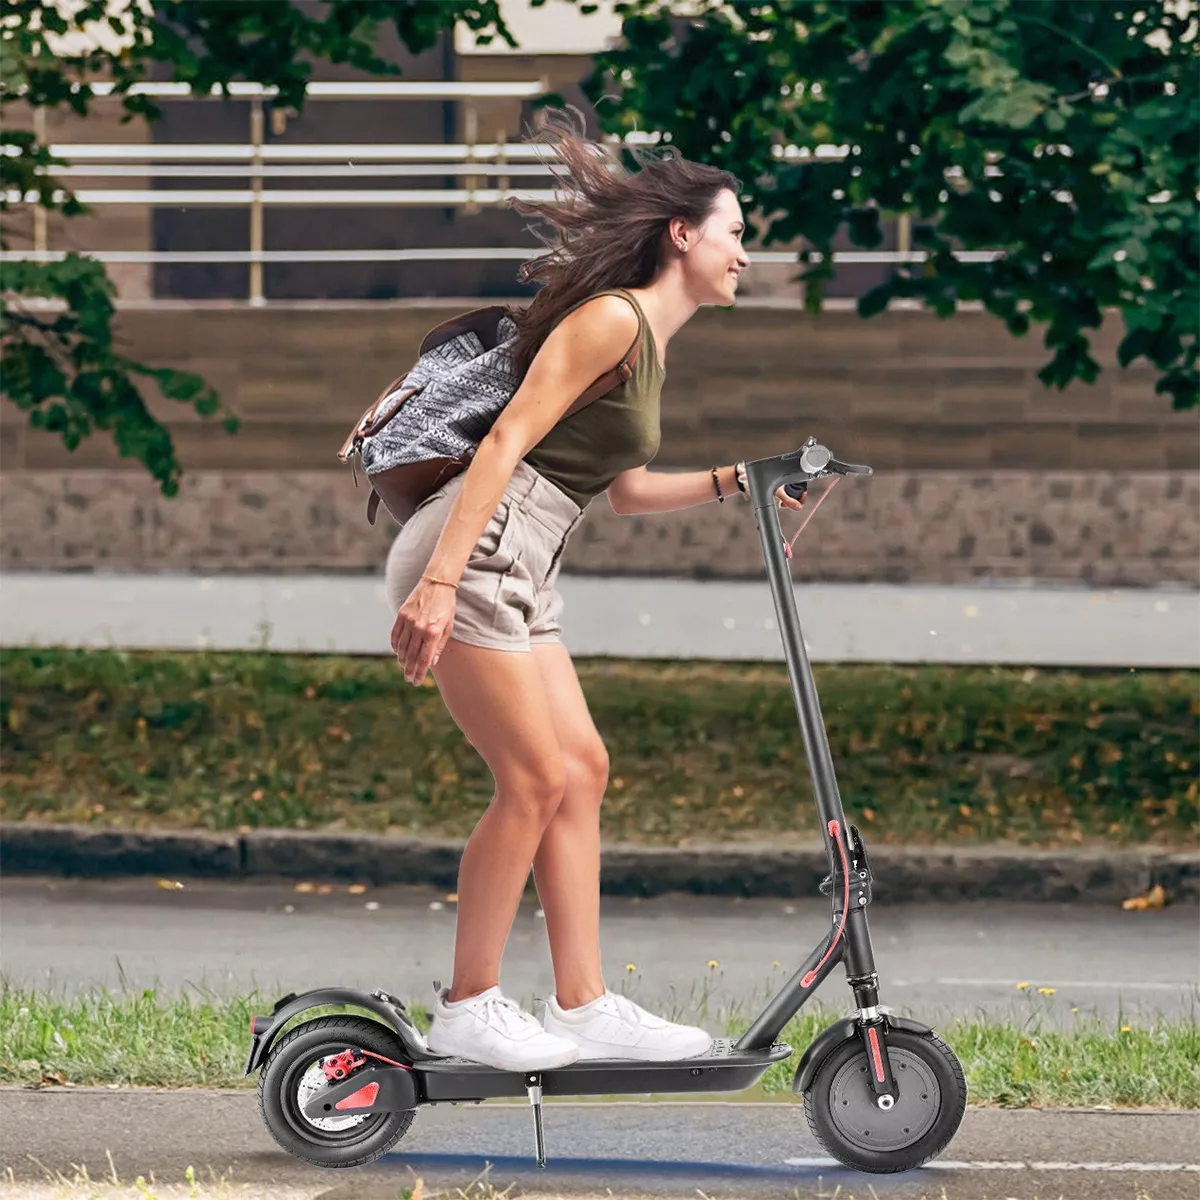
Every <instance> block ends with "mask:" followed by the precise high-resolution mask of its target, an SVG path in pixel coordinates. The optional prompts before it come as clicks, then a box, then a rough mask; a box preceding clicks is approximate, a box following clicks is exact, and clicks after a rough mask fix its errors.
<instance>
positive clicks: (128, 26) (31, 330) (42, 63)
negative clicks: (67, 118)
mask: <svg viewBox="0 0 1200 1200" xmlns="http://www.w3.org/2000/svg"><path fill="white" fill-rule="evenodd" d="M312 11H313V10H312V8H311V6H309V7H308V9H307V10H306V9H304V8H301V7H299V6H297V5H295V4H293V3H292V2H291V0H236V3H230V2H229V0H129V3H126V4H124V5H118V4H113V3H111V2H110V0H75V2H74V3H70V4H67V3H55V2H54V0H7V4H6V5H5V9H4V15H3V17H2V18H0V126H2V129H0V217H3V216H6V215H7V211H8V209H9V207H10V200H9V196H10V193H16V194H18V195H21V196H29V195H30V194H31V193H32V195H33V197H35V202H36V204H38V205H40V206H41V207H42V208H43V209H46V210H51V209H53V210H57V211H59V212H61V213H62V214H63V215H65V216H73V215H77V214H79V213H81V212H83V211H84V208H83V206H82V205H80V204H79V203H78V201H76V200H75V199H74V198H73V197H72V196H71V194H70V192H69V191H66V189H64V188H63V187H62V184H61V183H60V182H59V181H58V180H56V179H55V178H54V175H53V169H54V167H55V166H56V165H62V164H61V160H55V159H53V158H52V157H51V156H50V153H49V151H48V149H47V147H45V146H43V145H40V144H39V143H38V140H37V138H36V137H35V136H34V135H33V134H32V133H28V132H21V131H19V130H13V129H10V128H9V124H10V123H9V122H7V121H4V120H3V114H4V109H5V108H6V107H7V106H8V105H10V104H13V103H17V102H20V103H24V104H26V105H29V106H30V107H32V108H35V109H36V108H43V109H56V108H67V109H70V110H71V111H72V112H74V113H77V114H79V115H81V116H86V115H87V112H88V110H89V108H90V106H91V103H92V100H93V99H94V92H93V88H92V86H91V85H92V83H93V82H95V81H98V80H111V81H112V83H113V84H114V91H115V93H116V94H117V95H118V96H119V97H120V98H121V103H122V105H123V107H124V110H125V119H129V120H132V119H135V118H137V119H144V120H154V119H155V118H156V117H157V116H158V115H159V111H158V109H157V108H156V106H155V105H154V104H153V102H152V101H151V99H150V98H149V97H147V96H144V95H138V94H133V93H131V91H130V89H131V88H132V87H133V85H134V84H137V83H140V82H142V81H143V80H146V79H147V78H148V77H149V76H150V73H151V71H152V69H154V68H156V67H166V68H167V69H168V70H169V72H170V77H171V78H172V79H173V80H175V81H176V82H182V83H188V84H190V85H191V86H192V88H193V89H195V90H198V91H201V92H207V91H209V90H210V89H211V88H213V87H214V86H216V87H220V88H222V89H226V88H227V86H228V84H229V83H231V82H233V81H235V80H249V81H252V82H256V83H261V84H263V85H265V86H269V87H276V88H278V89H279V96H278V101H277V102H278V103H279V104H280V105H282V106H284V107H285V108H294V109H300V108H301V107H302V106H303V104H304V95H305V85H306V83H307V80H308V77H309V74H310V72H311V69H312V63H313V62H314V61H316V60H327V61H329V62H334V63H348V64H349V65H351V66H353V67H357V68H358V69H360V70H363V71H369V72H371V73H373V74H378V75H396V74H399V68H398V67H397V66H396V65H395V64H393V63H391V62H388V61H387V60H385V59H383V58H380V57H379V55H378V54H377V53H376V51H375V48H374V47H375V45H376V33H377V30H378V27H379V25H380V23H381V22H385V21H386V22H390V23H391V24H392V25H393V26H394V27H395V30H396V32H397V33H398V35H399V36H400V39H401V41H402V42H403V43H404V44H405V45H406V46H407V47H408V49H409V50H410V51H411V52H413V53H419V52H420V51H422V50H427V49H430V48H431V47H432V46H434V45H436V43H437V39H438V37H439V35H440V34H441V33H442V32H443V31H446V30H452V29H453V28H454V26H455V24H456V22H458V21H462V22H463V23H464V24H466V26H467V27H468V28H469V29H471V30H474V31H475V32H476V35H477V37H479V39H480V40H481V41H487V40H490V38H491V37H492V36H494V35H493V32H492V31H493V30H494V31H495V34H496V35H498V36H501V37H503V38H504V39H505V40H506V41H507V42H508V43H509V44H510V45H512V46H515V45H516V43H515V42H514V41H513V39H512V36H511V34H510V33H509V31H508V29H507V27H506V26H505V25H504V23H503V21H502V20H501V18H500V13H499V9H498V5H497V0H438V2H437V3H427V2H424V0H335V2H334V3H331V4H327V5H325V6H323V7H322V10H321V12H320V15H315V16H314V15H312ZM98 32H99V33H102V34H105V35H107V36H106V37H103V38H98V37H97V33H98ZM68 35H73V36H72V40H71V42H70V43H67V44H66V45H68V46H69V45H72V44H73V45H80V44H82V45H84V46H86V48H85V49H81V50H71V49H65V50H64V43H63V42H62V41H61V40H60V39H62V38H64V37H65V36H68ZM106 46H107V48H106ZM6 224H7V223H6ZM0 244H3V243H0ZM3 288H4V291H3V292H2V293H0V372H2V382H3V390H4V395H5V397H6V398H7V399H8V400H10V401H11V402H13V403H15V404H16V405H17V406H18V407H20V408H21V409H23V410H24V411H26V412H28V413H29V419H30V424H31V425H32V426H33V427H34V428H37V429H44V430H48V431H50V432H52V433H57V434H60V435H61V437H62V439H63V441H64V443H65V444H66V445H67V447H68V448H69V449H74V448H75V447H76V446H77V445H78V444H79V443H80V442H81V441H82V440H83V439H84V438H85V437H88V436H89V435H91V434H92V433H93V432H95V431H96V430H106V431H111V432H112V436H113V439H114V442H115V444H116V446H117V449H118V451H119V452H120V454H121V455H122V456H123V457H132V458H135V459H138V460H140V461H141V462H142V463H144V464H145V465H146V467H147V468H148V469H149V471H150V473H151V474H152V475H153V477H154V478H155V479H156V480H158V482H159V484H160V487H161V489H162V491H163V493H164V494H166V495H173V494H174V493H175V492H176V491H177V490H178V485H179V476H180V466H179V462H178V460H177V458H176V455H175V449H174V445H173V443H172V440H171V436H170V434H169V432H168V431H167V430H166V428H164V427H163V425H162V424H161V423H160V422H159V421H158V420H156V419H155V417H154V416H153V414H151V412H150V411H149V410H148V409H147V407H146V404H145V401H144V400H143V397H142V394H141V392H140V391H139V388H138V380H139V379H142V380H152V381H154V382H155V383H157V385H158V386H159V388H160V389H161V390H162V392H163V394H164V395H165V396H167V397H168V398H170V399H172V400H178V401H180V402H182V403H186V404H190V405H192V407H193V408H194V409H195V410H196V411H197V412H198V413H200V414H201V415H203V416H212V417H216V416H222V417H223V418H224V423H225V427H226V428H227V429H229V430H230V431H231V432H232V431H233V430H234V429H236V427H237V422H236V418H235V417H234V416H233V415H232V414H230V413H228V412H226V411H225V410H223V409H222V406H221V403H220V400H219V398H218V396H217V394H216V393H215V391H214V390H213V389H212V388H211V387H210V386H209V385H208V384H206V383H205V381H204V380H203V379H201V378H200V377H199V376H197V375H194V374H192V373H190V372H185V371H177V370H173V369H171V368H156V367H150V366H147V365H146V364H144V363H140V362H135V361H133V360H132V359H130V358H127V357H125V356H124V355H122V354H120V353H118V351H117V350H116V349H115V348H114V343H113V330H112V318H113V313H114V307H113V297H114V288H113V286H112V283H111V281H110V280H109V278H108V275H107V273H106V272H105V270H104V267H103V265H102V264H101V263H99V262H97V261H96V260H95V259H93V258H90V257H88V256H87V255H81V254H70V255H68V256H67V257H66V258H65V259H64V260H62V261H59V262H50V263H39V262H21V261H17V262H8V263H5V265H4V278H3ZM31 297H37V298H41V299H48V300H52V301H57V302H58V303H57V304H56V305H54V306H52V307H51V308H50V309H49V310H47V309H46V308H44V307H30V306H28V305H27V304H24V303H22V298H31Z"/></svg>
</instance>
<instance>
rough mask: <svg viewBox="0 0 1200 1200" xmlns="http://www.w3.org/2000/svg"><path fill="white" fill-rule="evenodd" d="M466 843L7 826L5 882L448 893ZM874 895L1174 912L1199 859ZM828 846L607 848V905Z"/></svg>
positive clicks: (1198, 889)
mask: <svg viewBox="0 0 1200 1200" xmlns="http://www.w3.org/2000/svg"><path fill="white" fill-rule="evenodd" d="M463 845H464V843H463V842H462V841H458V840H450V839H438V838H416V837H392V836H385V835H382V834H369V833H368V834H328V833H310V832H306V831H302V830H278V829H276V830H262V831H255V832H252V833H245V834H236V833H209V832H206V831H204V830H190V829H186V830H178V831H156V830H138V829H96V828H93V827H91V826H87V825H34V824H29V823H27V822H16V821H8V822H0V872H3V873H4V874H8V875H74V876H84V877H89V878H103V877H112V876H120V875H168V876H184V877H187V876H190V877H192V878H205V879H231V880H244V879H262V878H283V879H312V880H318V879H325V880H346V881H350V882H359V883H369V884H375V885H382V884H405V883H407V884H422V883H423V884H432V885H434V886H437V887H442V888H453V887H454V886H455V885H456V884H457V881H458V863H459V858H460V856H461V855H462V849H463ZM871 863H872V867H873V869H874V872H875V876H876V879H875V884H874V889H873V891H874V899H875V900H876V901H878V902H879V903H882V904H895V903H900V902H911V901H917V900H1025V901H1051V902H1078V903H1086V904H1114V903H1116V904H1119V903H1120V902H1121V901H1122V900H1124V899H1126V898H1127V897H1129V896H1136V895H1141V894H1142V893H1144V892H1146V891H1148V890H1149V888H1151V887H1152V886H1153V885H1154V884H1161V885H1162V887H1163V888H1164V889H1165V890H1166V893H1167V896H1168V898H1169V900H1170V901H1172V902H1173V903H1180V902H1187V903H1197V902H1200V852H1196V851H1174V852H1172V851H1165V850H1156V849H1133V850H1115V849H1114V850H1090V849H1089V850H1037V849H1029V848H1025V847H1021V846H1006V845H985V846H978V847H975V846H971V847H956V848H939V847H936V846H882V845H881V846H875V847H873V848H872V849H871ZM827 869H828V868H827V865H826V859H825V849H824V846H823V844H822V843H820V842H812V843H809V844H805V845H800V846H792V847H788V848H786V849H784V848H779V847H776V846H773V845H771V844H770V843H762V844H751V843H737V844H733V845H721V844H717V845H703V846H700V845H698V846H695V847H687V848H678V847H673V846H652V847H647V846H633V845H622V844H619V843H618V844H614V845H611V846H607V847H605V848H604V849H603V850H602V852H601V859H600V888H601V891H602V892H604V893H606V894H608V895H626V896H628V895H636V896H656V895H661V894H663V893H665V892H690V893H693V894H698V895H726V896H754V897H787V898H793V897H803V896H815V895H816V894H817V885H818V884H819V883H820V881H821V879H822V878H823V877H824V876H825V874H826V872H827Z"/></svg>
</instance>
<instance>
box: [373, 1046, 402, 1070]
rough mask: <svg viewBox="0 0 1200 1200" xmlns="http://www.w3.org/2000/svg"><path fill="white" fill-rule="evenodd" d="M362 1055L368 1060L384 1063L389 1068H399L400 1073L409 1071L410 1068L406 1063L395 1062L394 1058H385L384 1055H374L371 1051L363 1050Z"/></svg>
mask: <svg viewBox="0 0 1200 1200" xmlns="http://www.w3.org/2000/svg"><path fill="white" fill-rule="evenodd" d="M363 1053H364V1054H365V1055H366V1056H367V1057H368V1058H377V1059H379V1061H380V1062H385V1063H387V1065H388V1066H389V1067H399V1068H400V1069H401V1070H402V1071H411V1070H412V1067H410V1066H409V1065H408V1063H400V1062H397V1061H396V1060H395V1059H394V1058H387V1057H386V1056H385V1055H382V1054H376V1053H375V1052H374V1051H373V1050H364V1051H363Z"/></svg>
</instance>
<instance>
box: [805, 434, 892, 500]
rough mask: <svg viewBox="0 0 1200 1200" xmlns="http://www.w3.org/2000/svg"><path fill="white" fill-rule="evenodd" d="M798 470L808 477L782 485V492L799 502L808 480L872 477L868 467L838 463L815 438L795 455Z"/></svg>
mask: <svg viewBox="0 0 1200 1200" xmlns="http://www.w3.org/2000/svg"><path fill="white" fill-rule="evenodd" d="M797 458H798V465H799V467H800V469H801V470H802V471H803V472H804V473H805V474H806V475H807V476H808V478H807V479H798V480H795V481H793V482H791V483H785V484H784V485H783V490H784V492H785V493H786V494H787V495H788V496H791V498H792V499H793V500H799V499H800V497H801V496H803V495H804V493H805V492H807V491H808V480H809V479H819V478H821V477H822V476H825V475H873V474H874V472H873V471H872V470H871V468H870V467H867V466H861V465H859V464H858V463H844V462H839V461H838V460H837V459H836V458H834V457H833V455H832V454H831V453H830V451H829V448H828V447H827V446H822V445H821V444H820V443H819V442H818V441H817V440H816V439H815V438H809V439H808V441H807V442H805V443H804V445H803V446H802V447H801V448H800V450H799V453H798V455H797Z"/></svg>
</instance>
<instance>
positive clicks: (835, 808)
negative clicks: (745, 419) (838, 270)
mask: <svg viewBox="0 0 1200 1200" xmlns="http://www.w3.org/2000/svg"><path fill="white" fill-rule="evenodd" d="M813 445H815V443H811V442H810V444H806V446H805V447H802V448H801V450H799V451H796V452H794V453H792V454H783V455H778V456H776V457H775V458H762V459H757V460H755V461H754V462H748V463H747V464H746V477H747V479H748V481H749V485H750V500H751V503H752V504H753V505H754V519H755V522H756V523H757V525H758V535H759V538H760V540H761V541H762V548H763V558H764V560H765V561H766V566H767V580H768V582H769V583H770V585H771V596H772V597H773V599H774V601H775V614H776V617H777V618H778V621H779V632H780V637H781V638H782V640H783V653H784V657H785V659H786V660H787V666H788V676H789V678H790V679H791V684H792V698H793V700H794V701H795V704H796V712H797V715H798V717H799V720H800V733H801V736H802V737H803V739H804V753H805V756H806V757H807V759H808V769H809V774H810V775H811V776H812V781H813V794H814V798H815V800H816V804H817V813H818V815H819V816H820V821H821V836H822V837H823V838H824V840H825V851H826V855H827V857H828V859H829V869H830V871H833V870H834V869H835V867H836V865H837V863H838V856H837V855H836V854H835V852H834V846H833V841H832V838H831V837H830V835H829V832H828V830H829V828H830V822H836V823H837V824H836V828H838V829H839V830H841V831H842V834H841V836H842V837H847V836H848V835H847V832H846V815H845V813H844V812H843V810H842V798H841V793H840V792H839V791H838V785H837V777H836V776H835V774H834V770H833V755H832V754H831V752H830V749H829V738H828V736H827V735H826V733H825V723H824V721H823V720H822V719H821V705H820V701H819V699H818V697H817V685H816V683H815V681H814V680H813V673H812V666H811V665H810V663H809V661H808V652H807V651H806V649H805V647H804V635H803V634H802V633H801V630H800V614H799V612H798V610H797V608H796V595H795V592H794V591H793V589H792V577H791V572H790V571H789V569H788V560H787V557H786V556H785V554H784V550H783V543H784V537H783V530H782V528H781V526H780V524H779V510H778V508H777V507H776V504H775V493H776V491H777V490H778V489H779V488H780V487H781V486H783V485H784V484H786V483H799V482H802V481H803V482H807V481H808V480H810V479H814V478H816V477H817V473H816V472H812V471H807V470H805V469H804V467H803V466H801V461H802V456H803V457H804V458H805V459H806V460H809V461H811V459H812V455H811V449H812V446H813ZM806 452H808V453H807V454H806ZM826 455H828V452H827V451H826ZM817 461H820V459H819V458H818V459H817ZM826 461H828V459H827V460H826ZM847 847H849V842H848V841H847Z"/></svg>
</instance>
